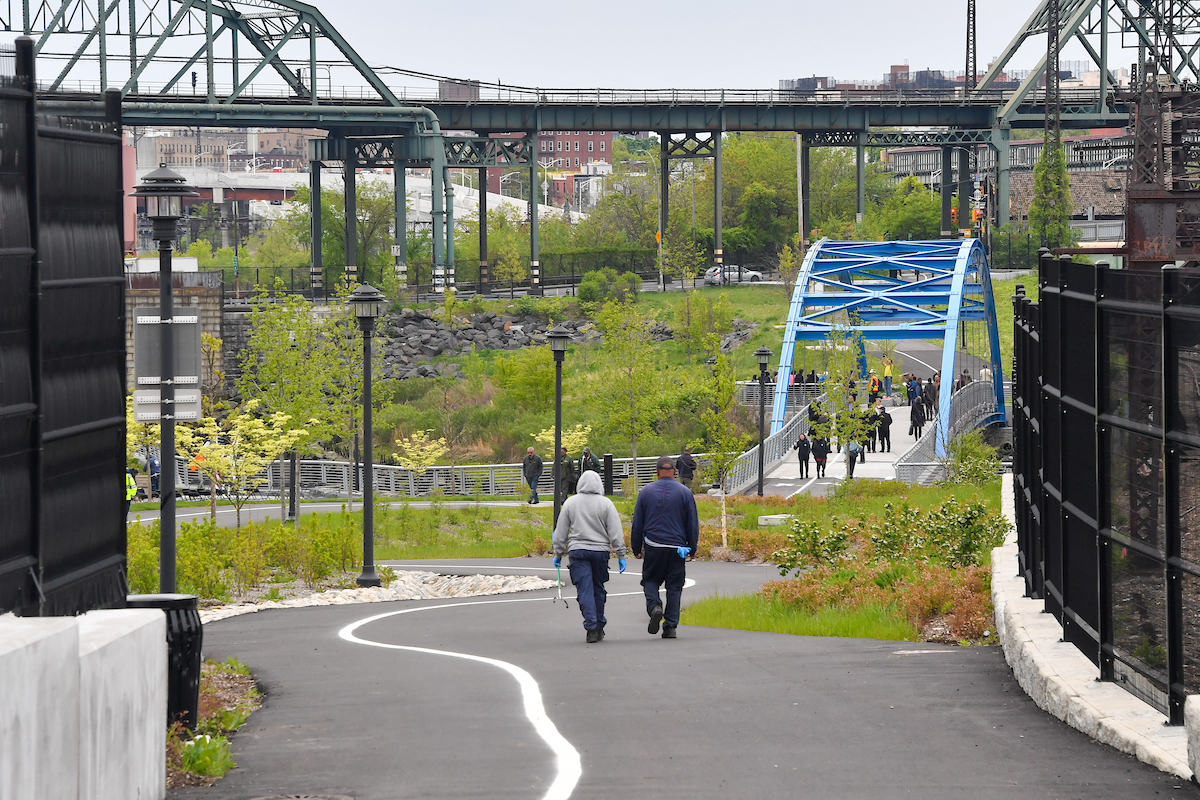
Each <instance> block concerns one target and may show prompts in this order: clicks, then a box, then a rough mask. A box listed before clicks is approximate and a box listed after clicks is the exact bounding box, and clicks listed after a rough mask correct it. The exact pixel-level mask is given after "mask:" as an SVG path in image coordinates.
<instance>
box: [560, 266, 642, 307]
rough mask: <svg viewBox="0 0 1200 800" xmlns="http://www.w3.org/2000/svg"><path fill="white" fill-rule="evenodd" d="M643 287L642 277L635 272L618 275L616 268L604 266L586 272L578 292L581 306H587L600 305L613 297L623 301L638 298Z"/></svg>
mask: <svg viewBox="0 0 1200 800" xmlns="http://www.w3.org/2000/svg"><path fill="white" fill-rule="evenodd" d="M641 288H642V279H641V278H639V277H638V276H637V275H636V274H635V273H632V272H625V273H622V274H621V275H617V271H616V270H615V269H612V268H611V267H604V268H603V269H595V270H591V271H590V272H587V273H585V274H584V276H583V278H582V279H581V280H580V282H579V289H578V290H577V292H576V294H577V295H578V296H579V303H580V307H581V308H585V307H590V306H592V305H593V304H594V305H596V306H599V305H600V304H601V303H604V302H605V301H607V300H613V299H616V300H619V301H622V302H624V301H626V300H637V296H638V292H639V291H641ZM585 304H586V306H585Z"/></svg>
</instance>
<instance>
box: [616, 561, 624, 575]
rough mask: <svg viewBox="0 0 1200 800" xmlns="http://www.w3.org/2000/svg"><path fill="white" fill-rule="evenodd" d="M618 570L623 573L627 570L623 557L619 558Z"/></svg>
mask: <svg viewBox="0 0 1200 800" xmlns="http://www.w3.org/2000/svg"><path fill="white" fill-rule="evenodd" d="M617 570H618V571H619V572H621V573H624V572H625V559H623V558H618V559H617Z"/></svg>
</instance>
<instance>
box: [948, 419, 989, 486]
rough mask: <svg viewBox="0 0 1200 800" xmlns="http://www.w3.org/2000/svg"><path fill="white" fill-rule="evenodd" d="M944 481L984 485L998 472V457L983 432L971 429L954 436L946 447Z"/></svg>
mask: <svg viewBox="0 0 1200 800" xmlns="http://www.w3.org/2000/svg"><path fill="white" fill-rule="evenodd" d="M945 464H946V483H951V484H969V485H971V486H984V485H986V484H988V483H989V482H991V481H994V480H996V476H997V475H999V474H1000V457H999V456H998V455H996V450H995V448H993V447H992V446H991V445H989V444H987V443H986V442H985V441H983V434H982V433H980V432H979V431H971V432H970V433H964V434H961V435H959V436H955V437H954V440H953V441H951V442H950V446H949V447H948V448H947V449H946V459H945Z"/></svg>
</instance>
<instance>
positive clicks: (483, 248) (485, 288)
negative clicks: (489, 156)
mask: <svg viewBox="0 0 1200 800" xmlns="http://www.w3.org/2000/svg"><path fill="white" fill-rule="evenodd" d="M487 231H488V225H487V167H481V168H480V170H479V293H480V294H491V293H492V287H491V284H490V283H489V282H488V243H487Z"/></svg>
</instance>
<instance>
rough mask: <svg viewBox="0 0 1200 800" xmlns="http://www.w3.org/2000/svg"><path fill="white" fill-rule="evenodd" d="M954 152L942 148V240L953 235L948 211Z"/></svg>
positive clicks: (952, 192)
mask: <svg viewBox="0 0 1200 800" xmlns="http://www.w3.org/2000/svg"><path fill="white" fill-rule="evenodd" d="M953 155H954V150H953V148H950V147H943V148H942V186H941V190H942V238H943V239H949V238H950V237H951V236H953V235H954V221H953V220H951V219H950V209H951V207H952V205H951V204H952V201H953V200H954V158H953Z"/></svg>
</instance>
